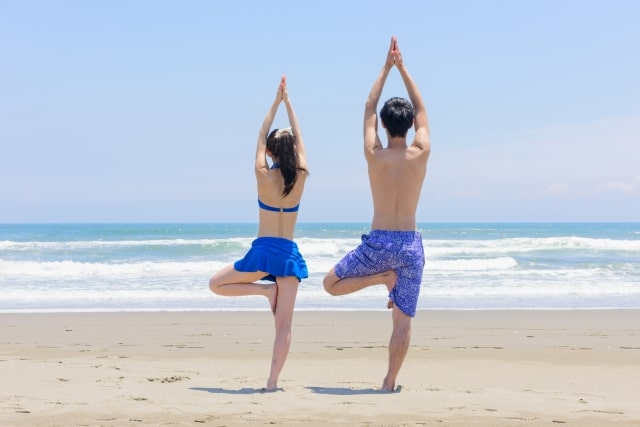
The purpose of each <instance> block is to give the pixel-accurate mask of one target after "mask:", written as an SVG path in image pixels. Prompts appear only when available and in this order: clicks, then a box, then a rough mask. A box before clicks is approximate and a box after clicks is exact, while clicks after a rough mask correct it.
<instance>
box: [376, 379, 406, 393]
mask: <svg viewBox="0 0 640 427" xmlns="http://www.w3.org/2000/svg"><path fill="white" fill-rule="evenodd" d="M380 390H382V391H385V392H387V393H395V392H400V391H401V390H402V386H401V385H399V386H398V387H396V385H395V383H392V382H389V381H387V379H386V378H385V379H384V382H383V383H382V387H381V388H380Z"/></svg>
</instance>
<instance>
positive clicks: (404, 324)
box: [382, 307, 411, 392]
mask: <svg viewBox="0 0 640 427" xmlns="http://www.w3.org/2000/svg"><path fill="white" fill-rule="evenodd" d="M392 318H393V332H392V333H391V340H390V341H389V370H388V371H387V376H386V377H385V378H384V382H383V383H382V389H383V390H385V391H390V392H392V391H395V390H396V378H397V377H398V372H400V368H401V367H402V362H404V358H405V356H406V355H407V351H408V350H409V343H410V341H411V316H408V315H407V314H405V313H404V312H403V311H402V310H400V309H399V308H398V307H393V313H392Z"/></svg>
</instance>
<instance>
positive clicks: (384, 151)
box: [367, 143, 429, 231]
mask: <svg viewBox="0 0 640 427" xmlns="http://www.w3.org/2000/svg"><path fill="white" fill-rule="evenodd" d="M428 156H429V152H428V150H425V149H421V148H418V147H416V146H413V145H412V146H410V147H407V146H406V144H404V143H403V144H397V146H391V147H388V148H381V149H377V150H375V151H374V153H373V155H372V156H368V157H367V160H368V165H369V183H370V185H371V195H372V198H373V212H374V214H373V220H372V222H371V228H372V229H377V230H406V231H412V230H415V229H416V210H417V207H418V202H419V200H420V193H421V191H422V183H423V182H424V177H425V175H426V172H427V158H428Z"/></svg>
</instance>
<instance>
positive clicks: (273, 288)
mask: <svg viewBox="0 0 640 427" xmlns="http://www.w3.org/2000/svg"><path fill="white" fill-rule="evenodd" d="M267 299H268V300H269V306H270V307H271V312H272V313H273V315H274V316H275V315H276V304H277V303H278V284H277V283H274V284H273V285H270V292H269V294H268V295H267Z"/></svg>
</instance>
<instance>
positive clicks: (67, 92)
mask: <svg viewBox="0 0 640 427" xmlns="http://www.w3.org/2000/svg"><path fill="white" fill-rule="evenodd" d="M638 16H640V2H638V1H631V0H630V1H620V0H613V1H608V2H604V1H597V2H596V1H562V0H559V1H558V0H554V1H529V2H525V1H507V0H504V1H471V0H469V1H447V2H444V1H438V2H431V1H413V2H402V1H397V2H389V1H384V2H382V1H366V2H364V1H363V2H349V1H322V2H306V1H300V0H297V1H269V2H258V1H255V2H254V1H235V2H216V1H103V2H98V1H30V0H15V1H9V0H0V61H1V64H0V65H1V66H0V146H1V147H2V155H1V156H0V206H1V208H0V222H230V221H233V222H235V221H239V222H254V221H256V219H257V206H256V191H255V178H254V176H253V155H254V150H255V143H256V137H257V133H258V128H259V126H260V124H261V123H262V119H263V117H264V115H265V113H266V110H267V108H268V107H269V105H270V103H271V101H272V99H273V97H274V94H275V91H276V88H277V85H278V81H279V78H280V76H281V75H282V74H286V75H287V77H288V82H289V93H290V96H291V98H292V101H293V104H294V106H295V109H296V111H297V113H298V116H299V119H300V122H301V126H302V131H303V135H304V137H305V141H306V145H307V149H308V157H309V164H310V171H311V177H310V179H309V180H308V181H307V189H306V193H305V195H304V198H303V202H302V207H301V211H300V216H299V221H301V222H325V221H327V222H328V221H355V222H368V221H370V219H371V202H370V193H369V187H368V180H367V175H366V165H365V161H364V158H363V155H362V137H361V127H362V123H361V121H362V114H363V108H364V101H365V98H366V96H367V94H368V92H369V89H370V87H371V84H372V83H373V80H374V79H375V77H376V75H377V73H378V72H379V70H380V68H381V67H382V64H383V62H384V59H385V55H386V50H387V47H388V43H389V39H390V37H391V35H394V34H395V35H396V36H397V37H398V41H399V46H400V48H401V50H402V52H403V56H404V59H405V62H406V64H407V66H408V69H409V71H410V72H411V73H412V75H413V77H414V78H415V80H416V81H417V82H418V85H419V87H420V89H421V91H422V94H423V96H424V99H425V102H426V104H427V108H428V113H429V118H430V123H431V131H432V154H431V159H430V160H429V168H428V174H427V180H426V182H425V185H424V190H423V194H422V199H421V203H420V208H419V211H418V221H420V222H442V221H445V222H446V221H640V166H638V165H639V164H640V160H639V159H640V42H639V41H640V26H639V25H638ZM394 95H400V96H405V95H406V92H405V91H404V88H403V86H402V84H401V80H400V78H399V76H398V74H397V72H396V71H394V72H393V73H392V74H391V76H390V78H389V80H388V84H387V87H386V88H385V91H384V93H383V96H382V97H383V99H386V98H388V97H390V96H394ZM285 124H286V116H285V114H284V110H282V111H281V113H279V114H278V117H277V118H276V123H275V125H276V126H280V127H281V126H283V125H285Z"/></svg>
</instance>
